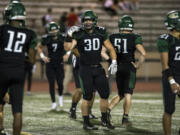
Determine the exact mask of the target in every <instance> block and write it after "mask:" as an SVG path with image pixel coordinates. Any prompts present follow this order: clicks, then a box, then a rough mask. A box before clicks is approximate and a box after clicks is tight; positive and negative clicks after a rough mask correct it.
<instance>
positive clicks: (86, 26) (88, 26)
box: [81, 10, 98, 30]
mask: <svg viewBox="0 0 180 135" xmlns="http://www.w3.org/2000/svg"><path fill="white" fill-rule="evenodd" d="M97 18H98V17H97V16H96V14H95V13H94V12H93V11H92V10H87V11H85V12H84V13H83V14H82V16H81V23H82V27H83V28H84V29H87V30H90V29H93V28H94V27H95V26H96V24H97ZM86 20H92V22H93V23H92V24H88V23H84V22H85V21H86Z"/></svg>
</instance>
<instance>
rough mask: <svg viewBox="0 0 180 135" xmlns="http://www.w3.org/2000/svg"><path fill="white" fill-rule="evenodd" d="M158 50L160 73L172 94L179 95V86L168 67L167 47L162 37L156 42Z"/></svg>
mask: <svg viewBox="0 0 180 135" xmlns="http://www.w3.org/2000/svg"><path fill="white" fill-rule="evenodd" d="M157 46H158V50H159V53H160V59H161V65H162V71H163V74H164V75H165V76H166V77H167V79H168V81H169V83H170V85H171V90H172V92H173V93H176V94H179V93H180V87H179V84H178V83H177V82H176V81H175V79H174V77H173V74H172V71H171V69H170V67H169V65H168V61H169V54H168V52H169V46H168V43H167V42H166V38H164V36H163V35H162V36H161V37H160V39H159V40H158V41H157Z"/></svg>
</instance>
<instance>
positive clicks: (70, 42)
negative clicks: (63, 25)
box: [64, 26, 79, 51]
mask: <svg viewBox="0 0 180 135" xmlns="http://www.w3.org/2000/svg"><path fill="white" fill-rule="evenodd" d="M78 30H79V27H77V26H72V27H71V28H70V29H69V30H68V31H67V36H66V38H65V42H64V50H65V51H71V50H72V49H73V48H75V46H76V45H77V40H76V39H74V38H73V34H74V32H77V31H78Z"/></svg>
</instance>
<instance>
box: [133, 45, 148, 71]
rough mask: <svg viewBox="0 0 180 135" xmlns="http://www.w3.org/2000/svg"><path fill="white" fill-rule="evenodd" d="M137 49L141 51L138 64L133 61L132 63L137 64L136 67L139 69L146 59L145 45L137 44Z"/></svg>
mask: <svg viewBox="0 0 180 135" xmlns="http://www.w3.org/2000/svg"><path fill="white" fill-rule="evenodd" d="M136 49H137V50H138V51H139V53H140V56H139V58H138V62H137V63H136V64H135V63H134V62H132V64H133V65H134V66H135V68H137V69H139V68H140V66H141V65H142V64H143V63H144V61H145V56H146V51H145V49H144V47H143V46H142V45H141V44H137V45H136Z"/></svg>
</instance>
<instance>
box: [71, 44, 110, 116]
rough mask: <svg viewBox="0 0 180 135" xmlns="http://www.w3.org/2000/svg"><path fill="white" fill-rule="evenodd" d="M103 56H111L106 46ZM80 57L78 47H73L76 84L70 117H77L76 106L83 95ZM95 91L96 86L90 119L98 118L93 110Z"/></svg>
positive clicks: (90, 106) (107, 57)
mask: <svg viewBox="0 0 180 135" xmlns="http://www.w3.org/2000/svg"><path fill="white" fill-rule="evenodd" d="M101 56H102V57H103V58H104V59H105V60H109V59H110V58H109V56H108V55H107V54H106V49H105V47H103V48H102V51H101ZM79 57H80V54H79V52H78V50H77V48H75V49H73V56H72V64H73V76H74V80H75V86H76V90H75V93H74V94H73V96H72V105H71V108H70V118H73V119H76V106H77V104H78V103H79V101H80V99H81V96H82V90H81V87H80V81H79ZM95 92H96V88H94V92H93V97H92V99H91V101H90V104H89V118H90V119H97V118H96V117H95V116H94V115H93V114H92V111H91V109H92V106H93V103H94V99H95Z"/></svg>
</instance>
